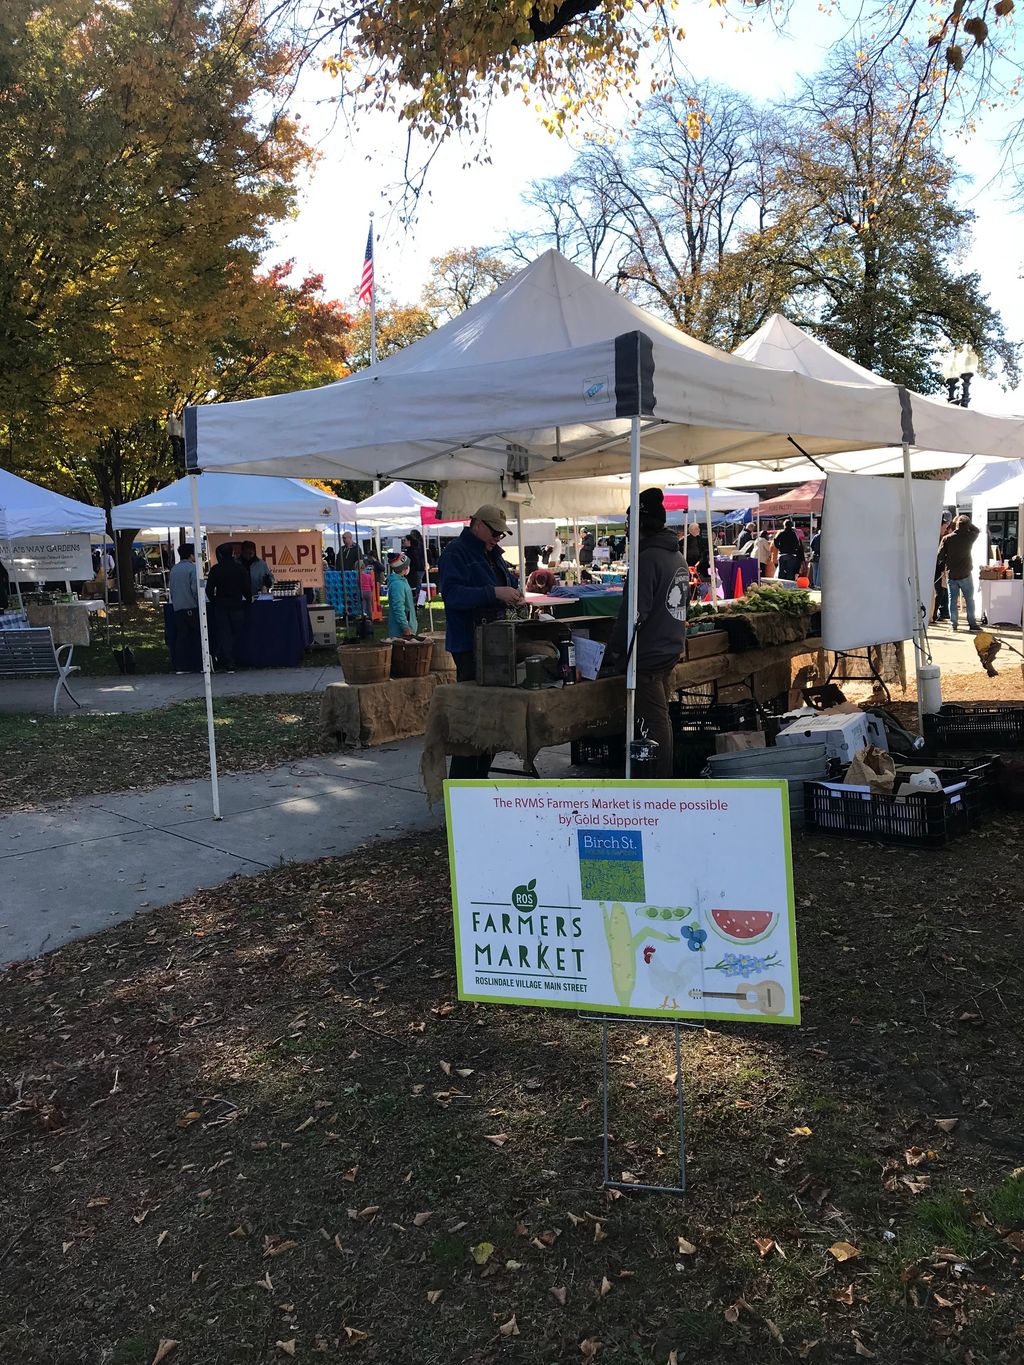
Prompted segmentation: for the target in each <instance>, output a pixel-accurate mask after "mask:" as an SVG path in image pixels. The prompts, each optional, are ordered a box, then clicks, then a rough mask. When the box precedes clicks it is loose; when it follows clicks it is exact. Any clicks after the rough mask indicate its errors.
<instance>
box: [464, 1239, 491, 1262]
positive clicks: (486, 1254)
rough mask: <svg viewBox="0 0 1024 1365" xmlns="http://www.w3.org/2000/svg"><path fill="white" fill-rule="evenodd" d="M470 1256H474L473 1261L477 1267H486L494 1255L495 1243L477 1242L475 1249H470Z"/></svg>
mask: <svg viewBox="0 0 1024 1365" xmlns="http://www.w3.org/2000/svg"><path fill="white" fill-rule="evenodd" d="M469 1254H470V1255H471V1256H472V1258H473V1260H474V1261H476V1263H477V1265H486V1264H487V1262H488V1261H489V1260H490V1259H491V1257H492V1256H493V1255H494V1243H493V1242H477V1244H476V1246H475V1247H470V1248H469Z"/></svg>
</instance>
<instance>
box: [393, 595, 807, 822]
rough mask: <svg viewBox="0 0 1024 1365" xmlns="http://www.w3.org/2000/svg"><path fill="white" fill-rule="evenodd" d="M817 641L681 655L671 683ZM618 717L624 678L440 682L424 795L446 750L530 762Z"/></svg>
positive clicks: (690, 681) (434, 783)
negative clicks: (544, 684) (535, 684)
mask: <svg viewBox="0 0 1024 1365" xmlns="http://www.w3.org/2000/svg"><path fill="white" fill-rule="evenodd" d="M575 605H576V607H579V606H581V605H582V602H578V603H576V604H575ZM820 648H821V641H820V639H817V638H814V639H803V640H793V641H790V642H788V643H785V644H779V645H775V646H772V647H770V648H767V649H752V650H747V651H745V652H742V653H727V654H714V655H710V656H709V657H707V658H703V659H693V660H688V661H687V662H686V663H681V664H677V665H676V669H675V672H674V673H673V675H672V686H673V687H675V688H679V687H693V686H696V685H697V684H699V683H708V682H717V683H718V684H719V685H720V686H721V687H728V686H732V685H735V684H737V683H743V682H746V681H747V680H748V679H751V678H755V679H756V677H757V675H758V674H759V673H765V672H770V671H773V670H774V671H778V670H779V669H780V668H782V669H783V670H788V669H789V667H790V661H791V660H792V659H793V658H795V657H797V656H799V655H803V654H809V653H813V652H816V651H817V650H819V649H820ZM625 724H626V682H625V679H624V678H623V677H616V678H599V679H598V680H597V681H596V682H587V683H578V684H577V685H576V686H575V687H552V688H542V689H540V690H539V691H527V690H526V689H523V688H515V687H478V686H477V685H476V683H455V684H453V685H452V686H451V687H442V688H439V689H438V690H437V691H435V693H434V695H433V697H432V698H431V702H430V710H429V714H428V716H427V726H426V738H425V740H424V744H423V758H422V760H421V763H420V771H421V772H422V774H423V780H424V784H425V786H426V791H427V800H428V802H429V803H430V805H431V806H433V805H434V804H435V803H436V802H438V801H440V799H441V795H442V791H443V787H442V783H443V782H444V779H445V777H446V775H447V773H446V767H447V765H446V759H447V756H448V755H449V754H479V753H512V754H515V755H516V756H517V757H518V758H520V759H522V761H523V763H524V764H527V765H529V764H531V763H532V762H533V761H534V759H535V758H536V756H537V754H538V753H539V752H540V751H541V749H546V748H550V747H552V746H553V745H557V744H565V743H567V742H568V741H570V740H573V739H582V738H583V737H584V736H587V735H612V734H621V733H622V731H623V730H624V729H625Z"/></svg>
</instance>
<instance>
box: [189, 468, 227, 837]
mask: <svg viewBox="0 0 1024 1365" xmlns="http://www.w3.org/2000/svg"><path fill="white" fill-rule="evenodd" d="M188 481H189V485H190V487H191V490H192V534H193V536H194V537H195V551H196V589H197V591H196V596H197V597H198V598H199V646H200V649H201V650H202V654H203V692H204V693H205V696H206V738H207V742H208V744H209V749H210V794H211V796H212V797H213V818H214V819H215V820H219V819H220V818H221V814H220V786H219V783H218V780H217V738H216V735H215V734H214V730H213V686H212V684H211V681H210V671H211V664H210V633H209V625H208V623H207V619H206V576H205V574H204V573H203V572H202V568H203V542H202V538H201V535H200V530H201V528H200V524H199V479H198V476H197V475H196V474H190V475H189V476H188Z"/></svg>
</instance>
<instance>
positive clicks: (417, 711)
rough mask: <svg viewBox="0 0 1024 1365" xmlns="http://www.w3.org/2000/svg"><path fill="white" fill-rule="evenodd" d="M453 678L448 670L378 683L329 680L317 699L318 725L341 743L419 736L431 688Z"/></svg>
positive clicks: (422, 730)
mask: <svg viewBox="0 0 1024 1365" xmlns="http://www.w3.org/2000/svg"><path fill="white" fill-rule="evenodd" d="M454 680H455V674H454V672H451V673H427V674H426V675H425V676H424V677H422V678H387V679H385V681H384V682H379V683H361V684H355V685H350V684H349V683H331V684H329V686H328V687H326V688H325V689H324V692H323V695H322V697H321V699H320V725H321V727H322V729H323V731H324V733H325V734H327V735H331V736H333V737H334V738H335V739H336V740H337V741H338V742H339V743H340V744H367V745H369V744H388V743H390V742H391V741H392V740H395V739H408V738H409V737H410V736H411V735H422V734H423V732H424V730H425V729H426V727H427V712H428V711H429V709H430V699H431V697H432V696H433V695H434V689H435V688H437V687H439V686H440V685H441V684H442V683H448V682H454Z"/></svg>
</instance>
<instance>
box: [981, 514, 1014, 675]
mask: <svg viewBox="0 0 1024 1365" xmlns="http://www.w3.org/2000/svg"><path fill="white" fill-rule="evenodd" d="M1017 558H1018V559H1022V560H1024V502H1022V503H1021V504H1020V506H1019V507H1018V508H1017ZM1010 572H1011V574H1012V572H1013V570H1012V568H1011V570H1010ZM1010 581H1011V582H1012V581H1013V580H1012V579H1011V580H1010ZM1020 587H1021V593H1020V650H1021V653H1022V654H1024V578H1022V579H1021V585H1020ZM974 619H975V620H977V619H978V618H977V616H975V618H974ZM1020 669H1021V676H1022V677H1024V659H1022V660H1021V665H1020Z"/></svg>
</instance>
